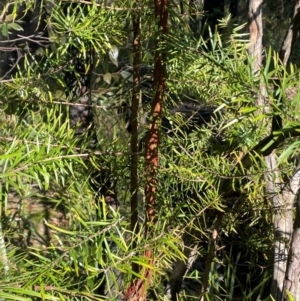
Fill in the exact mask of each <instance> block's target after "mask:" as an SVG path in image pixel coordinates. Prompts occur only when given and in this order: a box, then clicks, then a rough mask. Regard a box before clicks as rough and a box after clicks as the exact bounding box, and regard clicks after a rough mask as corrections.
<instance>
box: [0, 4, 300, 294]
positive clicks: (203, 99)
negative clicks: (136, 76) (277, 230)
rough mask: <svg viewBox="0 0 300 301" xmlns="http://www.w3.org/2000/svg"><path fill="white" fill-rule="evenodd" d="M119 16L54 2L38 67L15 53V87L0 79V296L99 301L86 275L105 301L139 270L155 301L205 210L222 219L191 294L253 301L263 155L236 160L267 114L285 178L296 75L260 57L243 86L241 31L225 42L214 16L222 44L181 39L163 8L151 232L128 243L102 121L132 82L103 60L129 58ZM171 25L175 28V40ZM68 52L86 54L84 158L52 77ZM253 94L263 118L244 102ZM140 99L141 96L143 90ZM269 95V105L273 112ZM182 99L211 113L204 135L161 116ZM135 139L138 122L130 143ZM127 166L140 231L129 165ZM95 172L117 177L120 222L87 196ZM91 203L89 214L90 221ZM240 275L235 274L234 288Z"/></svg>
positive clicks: (264, 209) (204, 219)
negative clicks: (160, 125)
mask: <svg viewBox="0 0 300 301" xmlns="http://www.w3.org/2000/svg"><path fill="white" fill-rule="evenodd" d="M146 4H147V3H145V7H146V8H145V9H144V10H143V11H142V12H141V20H142V22H141V23H142V28H141V30H142V36H141V38H142V45H143V47H142V50H141V54H142V58H143V63H144V64H148V63H149V61H150V62H151V59H152V57H153V50H154V46H153V45H154V44H153V40H154V38H155V37H156V35H157V32H156V29H155V27H154V26H153V24H154V22H153V16H152V15H151V14H150V12H152V11H151V8H150V7H149V6H148V5H147V6H146ZM29 8H30V6H28V9H29ZM131 8H132V3H130V2H129V1H128V2H127V1H124V2H121V1H120V2H119V1H117V2H115V3H114V5H112V7H109V8H107V7H106V6H105V5H102V4H99V3H97V2H93V3H91V4H90V5H86V4H84V5H78V4H75V5H72V6H70V7H69V8H67V9H66V8H65V1H61V2H57V3H55V5H54V6H53V9H52V12H51V16H50V18H49V26H51V30H52V35H51V40H52V42H53V44H52V46H51V50H50V48H48V49H45V50H44V51H43V52H42V53H41V57H40V58H37V56H33V55H32V56H30V55H29V54H28V55H27V56H26V57H25V59H24V62H23V66H20V68H19V71H18V73H17V74H16V75H15V77H14V78H13V79H11V80H9V81H4V82H1V86H0V95H1V97H2V99H3V101H4V103H3V106H2V111H1V116H0V122H1V132H0V147H1V152H0V171H1V174H0V195H1V222H2V230H1V231H0V234H1V235H0V250H1V251H0V252H1V255H0V256H1V258H3V259H4V260H1V273H0V278H1V285H0V297H1V298H5V299H7V300H40V299H45V300H102V299H103V296H99V295H97V294H96V293H95V290H96V289H97V287H99V286H100V285H101V282H102V281H103V279H101V277H100V278H98V275H99V274H100V273H102V272H103V273H104V276H103V277H104V278H105V279H106V280H107V281H108V287H109V289H108V290H109V292H108V293H109V297H108V298H110V299H111V300H113V299H116V298H117V297H118V296H120V295H121V293H122V292H124V290H125V288H126V286H127V284H128V283H129V282H130V281H131V279H132V276H133V275H134V276H137V277H141V275H142V273H141V274H139V275H136V274H135V273H134V272H133V271H132V267H131V264H132V263H133V262H134V263H138V264H139V265H140V266H141V267H142V268H150V269H152V271H153V275H154V277H153V279H152V283H151V291H152V292H153V294H154V295H156V297H155V298H156V300H157V299H159V300H163V299H164V297H165V288H164V287H163V282H164V279H166V278H168V277H169V276H170V275H169V274H170V271H171V270H172V268H173V266H172V264H173V263H174V262H176V260H178V261H184V260H187V259H188V258H187V257H188V254H187V253H186V252H185V250H184V243H183V238H182V237H185V236H187V237H189V238H191V237H192V238H193V239H194V242H195V244H196V245H197V246H198V247H197V256H196V257H197V260H198V262H199V261H200V262H202V263H203V262H205V261H206V258H207V256H208V255H211V254H210V245H209V240H210V237H211V233H212V232H213V229H214V223H215V219H216V215H217V212H223V213H224V217H223V221H222V225H221V227H220V229H219V230H218V234H219V239H218V240H217V241H216V248H215V252H214V254H213V256H214V258H213V263H212V266H211V269H210V273H209V285H210V287H209V290H208V291H207V292H206V296H205V297H206V299H207V300H233V299H234V297H236V296H237V294H239V296H241V298H242V299H243V300H258V299H259V298H262V296H263V292H264V290H265V289H266V287H267V285H268V281H269V278H270V273H271V271H270V268H269V266H270V262H271V258H272V255H271V254H272V251H273V250H272V248H271V247H270V246H272V245H273V232H272V229H271V224H272V204H270V203H269V202H268V200H267V198H266V196H265V194H264V184H265V178H264V173H265V165H264V163H263V156H262V155H261V154H259V153H258V154H257V153H254V152H252V153H251V152H250V150H252V149H253V148H255V147H256V146H257V145H258V144H259V143H260V141H262V140H263V139H264V138H265V137H266V136H267V135H269V134H270V131H271V119H272V116H273V115H274V114H280V116H282V118H283V120H284V124H285V126H284V128H283V129H282V131H280V132H276V133H273V134H274V136H273V139H272V140H271V141H270V142H269V144H267V145H265V148H268V147H269V148H270V147H272V145H275V144H276V143H277V144H276V145H277V155H278V157H279V160H278V164H280V168H281V170H282V171H283V173H284V176H285V177H286V178H289V177H290V176H291V174H292V168H293V162H294V160H295V159H296V158H297V156H298V144H299V142H298V141H297V139H296V138H295V136H296V135H298V131H299V123H298V121H297V120H299V113H298V112H299V93H298V94H295V93H294V95H293V97H291V96H290V91H291V90H293V89H294V88H295V87H297V86H298V85H299V72H298V70H297V68H296V67H295V66H292V65H291V66H289V69H288V70H286V68H285V67H284V66H282V64H281V62H280V61H279V59H278V55H277V54H276V53H275V52H273V51H272V50H271V49H270V50H269V51H268V53H267V54H266V60H265V66H264V68H263V69H262V71H261V74H260V76H259V78H258V79H257V78H254V77H253V76H252V70H251V60H250V59H249V57H248V54H247V42H248V41H247V39H246V37H245V35H244V34H242V33H241V32H240V31H241V30H242V27H236V28H234V29H233V30H232V31H226V30H225V29H227V28H229V27H230V28H232V22H231V20H230V19H224V20H221V22H220V25H219V26H220V27H221V28H223V29H224V31H223V32H224V34H223V35H222V36H221V35H219V34H215V35H214V36H211V39H210V40H209V41H203V40H202V39H199V40H195V38H194V37H193V36H192V34H191V33H190V31H189V28H188V26H187V22H186V21H185V22H183V23H182V22H181V19H180V17H178V12H177V11H176V9H175V8H174V11H172V10H171V11H170V14H171V16H170V20H171V21H172V25H173V26H172V28H170V31H169V34H168V36H166V37H160V44H159V47H161V49H164V50H165V51H166V52H167V59H168V61H167V63H166V66H167V75H168V78H167V84H168V91H167V93H166V98H165V102H164V111H165V112H164V114H165V115H164V116H165V117H166V118H167V119H168V120H169V121H170V124H171V125H172V133H171V134H169V135H166V134H164V133H162V140H161V141H162V143H161V145H160V149H159V150H160V164H161V168H160V169H159V170H158V174H157V177H158V180H159V186H158V189H157V197H158V210H157V211H158V216H157V224H156V225H155V227H152V228H151V226H149V227H150V230H149V229H148V231H150V233H151V234H152V235H151V237H149V238H148V240H145V239H144V231H145V228H144V225H141V227H140V229H139V232H138V234H137V236H136V237H132V232H131V231H130V230H129V216H130V213H129V209H128V207H129V206H128V199H129V198H130V197H129V192H128V190H129V189H128V187H129V177H130V156H129V155H128V151H127V149H128V144H129V139H128V138H129V137H128V135H127V133H126V134H124V122H123V120H121V117H120V116H119V113H120V111H119V112H117V110H116V108H117V109H118V108H119V106H120V104H122V102H124V101H128V99H130V97H131V89H132V79H131V78H130V73H129V72H128V74H127V73H126V72H127V71H126V70H123V73H122V72H119V71H117V72H116V71H115V67H113V66H111V64H110V62H109V51H113V50H116V49H118V51H119V58H118V60H121V58H123V57H126V58H127V57H129V59H128V60H129V61H130V60H131V54H130V50H128V49H126V47H127V45H128V43H129V42H131V41H130V34H129V33H128V32H130V28H131ZM12 24H13V25H12ZM0 26H1V28H0V30H2V34H3V36H5V37H7V38H8V37H9V30H10V29H14V30H19V27H18V23H14V22H12V23H1V24H0ZM181 26H183V27H184V29H183V30H179V29H180V28H181ZM128 41H129V42H128ZM72 46H75V47H77V48H79V49H80V54H79V56H81V57H85V56H86V55H87V53H88V51H89V50H90V48H89V47H92V48H94V49H95V51H96V52H97V59H96V60H95V62H94V64H95V68H96V69H95V70H97V72H96V73H97V74H96V81H95V83H94V86H95V87H94V88H95V89H94V91H93V100H94V103H95V115H96V120H95V124H96V130H95V131H96V134H97V137H98V140H99V145H97V151H94V150H91V149H90V146H89V139H88V137H80V139H79V138H78V137H76V136H75V135H74V131H73V130H72V129H70V127H69V123H68V120H67V119H68V118H67V117H68V113H67V111H68V110H67V105H68V99H67V98H66V96H65V94H64V92H62V91H63V89H64V88H65V83H64V80H63V72H64V71H66V69H70V70H71V69H72V67H70V66H66V62H67V61H68V49H70V47H72ZM110 57H111V55H110ZM110 60H111V61H112V63H113V64H114V65H118V64H119V62H117V60H115V59H111V58H110ZM88 67H89V68H92V67H93V66H88ZM98 71H99V72H98ZM124 72H125V73H124ZM127 75H128V76H127ZM278 79H279V81H278ZM278 82H280V84H278ZM262 83H263V84H264V85H265V88H266V92H267V93H266V96H265V97H267V99H268V102H267V103H268V107H267V108H259V107H257V106H256V105H255V99H256V98H257V95H259V93H260V86H261V84H262ZM147 93H148V97H149V98H151V97H152V92H151V91H150V92H149V91H147ZM278 95H280V97H281V99H283V100H284V102H283V105H280V104H279V103H278ZM183 97H190V98H192V99H193V100H195V101H197V102H199V103H200V104H203V106H209V105H213V106H215V107H216V112H218V114H217V115H216V117H215V119H214V120H213V121H212V122H211V123H210V124H208V125H207V126H205V127H195V128H194V130H192V131H191V132H190V133H188V134H187V133H186V131H185V130H184V129H185V128H186V127H187V126H188V125H189V122H190V120H186V119H185V118H184V117H183V116H182V115H180V114H173V112H172V111H170V110H169V108H170V106H171V105H173V106H174V105H176V103H175V102H174V98H177V99H179V100H180V99H181V98H183ZM262 109H264V110H262ZM147 110H148V107H147V106H146V107H143V108H141V112H140V115H141V116H142V115H143V114H144V113H147ZM217 116H218V117H217ZM146 129H147V127H144V122H142V121H141V122H140V132H141V137H143V135H144V133H145V131H146ZM295 133H296V134H295ZM292 134H293V135H292ZM282 137H283V139H282ZM78 141H80V147H79V146H78V143H79V142H78ZM278 141H279V142H280V143H278ZM245 153H248V154H249V157H250V161H251V164H250V165H249V166H247V167H245V166H243V164H242V162H241V159H242V155H243V154H245ZM291 161H293V162H291ZM139 163H140V164H139V171H140V179H139V180H140V182H139V185H140V186H139V200H140V204H139V209H140V216H141V220H143V219H144V214H143V212H144V204H143V202H142V198H143V193H144V192H143V185H144V182H145V179H144V176H143V157H142V156H141V158H140V162H139ZM104 168H106V169H107V170H111V171H113V174H114V176H115V177H116V179H118V188H119V198H120V200H121V202H122V206H121V209H120V213H119V212H117V213H116V212H112V211H111V210H110V209H109V208H107V206H106V204H105V201H104V200H101V202H100V204H97V202H96V196H95V195H93V192H92V191H91V189H90V187H89V181H88V180H89V177H90V174H91V173H92V172H93V171H94V170H95V169H96V170H103V169H104ZM101 206H102V208H100V209H103V210H99V208H98V207H101ZM101 211H103V213H102V214H100V213H99V214H98V215H97V213H96V212H101ZM133 239H135V242H136V243H137V248H136V249H135V250H132V245H133ZM149 246H150V247H151V248H152V249H153V253H154V254H155V265H154V266H152V265H151V264H150V263H149V261H148V260H147V258H146V257H145V256H144V250H145V249H146V248H149ZM197 260H195V262H196V261H197ZM240 267H244V268H246V273H247V275H246V277H245V272H244V274H243V270H242V271H240ZM119 272H121V273H123V274H124V276H123V279H122V281H121V283H120V280H119V279H117V276H116V275H118V273H119ZM202 277H203V270H201V271H200V270H199V269H198V270H197V269H194V270H193V269H192V268H191V269H190V270H188V271H187V273H186V275H185V277H184V278H185V279H183V280H184V281H186V282H188V281H193V280H194V281H195V283H196V285H194V286H198V287H197V288H198V291H197V289H196V293H195V292H193V291H192V292H190V291H189V290H188V289H187V288H186V289H184V290H182V291H181V294H180V296H179V300H192V298H193V297H195V295H196V297H195V298H198V297H199V289H201V285H200V284H199V283H200V281H201V280H202ZM253 279H256V280H257V281H256V282H257V283H255V281H254V282H253ZM193 289H194V287H193ZM197 294H198V295H197ZM193 295H194V296H193ZM151 298H152V296H150V295H149V300H150V299H151ZM155 298H153V299H155ZM291 300H292V299H291Z"/></svg>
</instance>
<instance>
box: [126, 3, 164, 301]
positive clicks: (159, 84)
mask: <svg viewBox="0 0 300 301" xmlns="http://www.w3.org/2000/svg"><path fill="white" fill-rule="evenodd" d="M167 3H168V0H154V6H155V18H156V20H158V24H157V25H158V26H157V28H158V36H157V37H156V50H155V55H154V71H153V79H154V89H155V95H154V98H153V101H152V104H151V117H152V121H151V123H150V126H149V130H148V134H147V138H146V142H145V176H146V184H145V202H146V204H145V206H146V221H145V229H146V230H145V237H146V239H147V238H149V237H150V233H149V232H150V231H149V229H150V228H151V226H153V225H154V224H155V222H156V206H157V203H156V189H157V178H156V171H157V167H158V146H159V124H160V122H161V115H162V103H163V96H164V93H165V89H166V74H165V63H166V56H165V53H164V51H163V50H161V49H162V48H163V45H161V42H160V41H161V40H160V39H161V38H163V36H164V35H166V34H167V24H168V10H167ZM138 45H139V44H138ZM136 49H138V48H136ZM135 79H136V80H138V77H137V74H135ZM137 91H138V90H136V91H135V92H137ZM134 101H137V96H136V98H135V97H134ZM132 109H134V108H132ZM135 109H136V108H135ZM132 115H133V116H134V112H132ZM132 121H134V117H132ZM132 139H133V138H132ZM132 142H134V143H135V140H132ZM132 146H133V145H132ZM134 146H135V145H134ZM132 177H133V176H132ZM133 180H134V179H133ZM132 209H134V208H132ZM145 256H146V257H147V258H148V261H149V262H148V264H149V265H152V264H153V251H152V249H151V248H149V247H148V248H147V249H146V250H145ZM151 276H152V269H150V268H145V269H144V271H143V278H141V279H136V281H135V282H134V283H132V284H131V285H130V287H129V288H128V289H127V291H126V292H125V294H124V295H125V296H124V297H125V298H124V299H125V300H131V301H145V300H146V293H147V288H148V285H149V283H150V281H151Z"/></svg>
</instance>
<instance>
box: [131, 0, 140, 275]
mask: <svg viewBox="0 0 300 301" xmlns="http://www.w3.org/2000/svg"><path fill="white" fill-rule="evenodd" d="M135 4H136V7H138V6H139V0H136V2H135ZM132 23H133V43H132V48H133V95H132V106H131V121H130V122H131V130H132V131H131V174H130V192H131V231H132V232H133V235H134V237H133V244H132V248H133V249H135V248H136V240H135V237H136V234H137V233H138V232H139V228H138V195H137V190H138V109H139V101H140V47H141V44H140V12H139V11H138V10H137V11H135V12H134V13H133V20H132ZM132 270H133V271H134V272H135V273H138V272H139V266H138V264H137V263H132Z"/></svg>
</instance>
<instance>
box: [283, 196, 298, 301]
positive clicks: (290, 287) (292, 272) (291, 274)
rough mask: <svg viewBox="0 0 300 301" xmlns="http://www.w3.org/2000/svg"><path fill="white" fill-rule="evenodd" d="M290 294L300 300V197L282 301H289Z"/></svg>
mask: <svg viewBox="0 0 300 301" xmlns="http://www.w3.org/2000/svg"><path fill="white" fill-rule="evenodd" d="M289 293H290V294H291V295H292V296H293V297H294V299H295V300H300V197H298V201H297V206H296V217H295V223H294V231H293V236H292V243H291V247H290V251H289V258H288V265H287V271H286V276H285V281H284V285H283V293H282V301H288V300H289V298H288V295H289Z"/></svg>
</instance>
